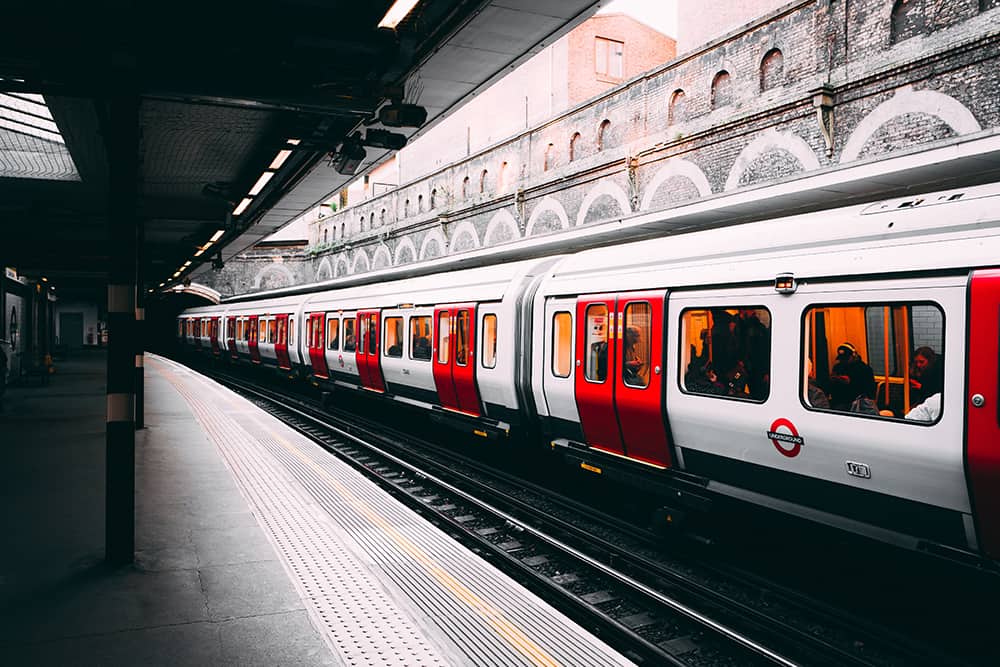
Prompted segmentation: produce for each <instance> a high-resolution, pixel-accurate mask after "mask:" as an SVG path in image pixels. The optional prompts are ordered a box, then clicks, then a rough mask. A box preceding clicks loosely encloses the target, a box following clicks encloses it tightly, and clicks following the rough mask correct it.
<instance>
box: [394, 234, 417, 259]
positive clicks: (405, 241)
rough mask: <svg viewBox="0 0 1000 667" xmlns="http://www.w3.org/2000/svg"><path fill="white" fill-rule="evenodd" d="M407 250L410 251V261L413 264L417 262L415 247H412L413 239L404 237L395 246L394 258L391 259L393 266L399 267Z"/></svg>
mask: <svg viewBox="0 0 1000 667" xmlns="http://www.w3.org/2000/svg"><path fill="white" fill-rule="evenodd" d="M407 248H409V249H410V256H411V257H412V258H413V259H411V260H410V261H411V262H415V261H416V260H417V257H418V255H417V248H416V246H414V245H413V239H411V238H410V237H409V236H404V237H403V238H402V239H401V240H400V241H399V243H398V244H397V245H396V252H395V253H394V256H393V258H392V265H393V266H399V265H400V264H401V263H402V262H401V260H402V258H403V252H404V251H405V250H406V249H407Z"/></svg>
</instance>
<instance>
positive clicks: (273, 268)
mask: <svg viewBox="0 0 1000 667" xmlns="http://www.w3.org/2000/svg"><path fill="white" fill-rule="evenodd" d="M274 275H277V276H280V277H282V278H284V279H285V280H287V281H288V284H289V285H294V284H295V274H294V273H292V271H291V269H289V268H288V267H287V266H283V265H281V264H268V265H267V266H265V267H264V268H263V269H261V270H260V271H258V272H257V275H256V276H254V279H253V286H254V289H260V284H261V283H262V282H263V281H264V278H267V277H268V276H274Z"/></svg>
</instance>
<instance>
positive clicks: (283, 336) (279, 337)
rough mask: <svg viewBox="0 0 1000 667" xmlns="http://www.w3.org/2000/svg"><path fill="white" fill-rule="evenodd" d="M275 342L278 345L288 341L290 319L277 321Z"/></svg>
mask: <svg viewBox="0 0 1000 667" xmlns="http://www.w3.org/2000/svg"><path fill="white" fill-rule="evenodd" d="M274 342H275V343H276V344H278V345H285V344H286V343H288V320H276V321H275V338H274Z"/></svg>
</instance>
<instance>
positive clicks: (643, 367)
mask: <svg viewBox="0 0 1000 667" xmlns="http://www.w3.org/2000/svg"><path fill="white" fill-rule="evenodd" d="M651 317H652V311H651V310H650V308H649V304H648V303H630V304H629V305H628V306H626V307H625V323H624V328H623V329H622V331H623V332H624V333H623V334H622V344H623V347H622V382H624V383H625V384H627V385H628V386H630V387H636V388H643V387H648V386H649V356H650V343H649V336H650V323H651Z"/></svg>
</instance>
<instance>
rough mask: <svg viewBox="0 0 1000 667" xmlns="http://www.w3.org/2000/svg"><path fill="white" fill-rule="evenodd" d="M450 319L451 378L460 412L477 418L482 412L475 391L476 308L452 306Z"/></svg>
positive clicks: (470, 305) (471, 306)
mask: <svg viewBox="0 0 1000 667" xmlns="http://www.w3.org/2000/svg"><path fill="white" fill-rule="evenodd" d="M451 319H452V322H453V326H452V334H451V347H452V350H453V351H454V354H453V355H452V357H453V359H452V361H453V363H452V371H451V377H452V381H453V382H454V384H455V398H456V401H457V403H458V409H459V410H461V411H462V412H464V413H466V414H470V415H474V416H476V417H478V416H479V415H480V414H481V413H480V410H479V391H478V389H477V388H476V305H475V304H468V305H465V304H463V305H459V306H453V307H452V308H451Z"/></svg>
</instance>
